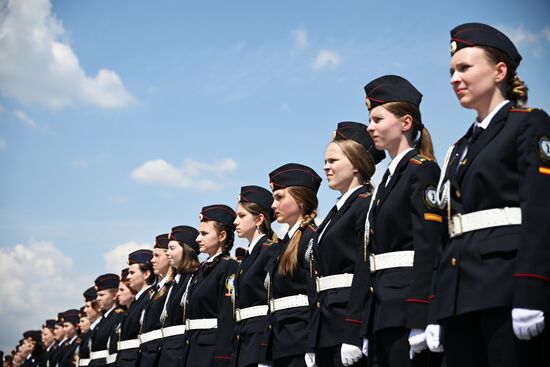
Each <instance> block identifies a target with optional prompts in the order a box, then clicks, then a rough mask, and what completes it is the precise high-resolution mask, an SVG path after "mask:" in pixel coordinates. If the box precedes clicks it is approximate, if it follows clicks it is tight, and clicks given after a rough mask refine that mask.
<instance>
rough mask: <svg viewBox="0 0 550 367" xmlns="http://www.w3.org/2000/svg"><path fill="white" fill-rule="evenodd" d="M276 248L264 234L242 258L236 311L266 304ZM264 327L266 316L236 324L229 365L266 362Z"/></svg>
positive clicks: (237, 287)
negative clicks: (266, 280) (266, 278)
mask: <svg viewBox="0 0 550 367" xmlns="http://www.w3.org/2000/svg"><path fill="white" fill-rule="evenodd" d="M278 248H279V246H278V244H276V243H273V242H271V241H270V240H268V238H267V236H265V235H264V236H262V237H261V238H259V239H258V241H257V242H256V244H255V245H254V248H253V250H252V253H250V254H249V255H246V256H245V257H244V259H243V260H242V262H241V263H240V265H239V271H238V273H237V279H236V281H235V296H236V299H235V308H238V309H243V308H247V307H253V306H260V305H265V306H266V305H267V289H266V288H265V285H264V281H265V277H266V275H267V272H268V270H269V266H270V265H271V263H272V262H273V260H274V258H275V256H276V255H277V251H278ZM266 327H267V316H258V317H253V318H250V319H246V320H242V321H240V322H238V323H237V324H236V325H235V335H234V343H233V353H234V354H233V360H232V363H231V365H232V366H240V367H242V366H249V365H251V364H255V365H257V364H258V363H264V364H265V363H267V362H266V361H265V350H264V349H265V340H264V339H263V337H264V332H265V329H266ZM262 344H263V345H262Z"/></svg>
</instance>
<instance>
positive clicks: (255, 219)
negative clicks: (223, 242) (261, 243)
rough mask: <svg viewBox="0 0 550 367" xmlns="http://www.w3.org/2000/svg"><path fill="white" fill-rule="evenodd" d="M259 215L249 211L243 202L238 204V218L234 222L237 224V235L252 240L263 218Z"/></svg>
mask: <svg viewBox="0 0 550 367" xmlns="http://www.w3.org/2000/svg"><path fill="white" fill-rule="evenodd" d="M259 217H260V216H259V215H254V214H252V213H250V212H249V211H247V210H246V209H245V208H243V206H242V205H241V204H239V205H238V206H237V218H235V221H234V222H233V224H234V225H235V230H236V231H237V235H238V236H239V237H240V238H247V239H248V240H251V238H252V237H253V236H254V232H255V231H256V228H257V226H259V225H260V224H261V219H260V218H259Z"/></svg>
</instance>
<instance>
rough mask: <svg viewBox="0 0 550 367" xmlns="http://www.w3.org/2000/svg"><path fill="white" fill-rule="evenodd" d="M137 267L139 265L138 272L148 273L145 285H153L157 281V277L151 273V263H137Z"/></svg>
mask: <svg viewBox="0 0 550 367" xmlns="http://www.w3.org/2000/svg"><path fill="white" fill-rule="evenodd" d="M138 265H139V270H140V271H141V272H142V273H145V272H146V271H149V276H148V277H147V279H145V283H147V285H151V284H154V283H155V282H156V280H157V277H156V275H155V272H154V271H153V265H152V264H151V263H149V264H142V263H139V264H138Z"/></svg>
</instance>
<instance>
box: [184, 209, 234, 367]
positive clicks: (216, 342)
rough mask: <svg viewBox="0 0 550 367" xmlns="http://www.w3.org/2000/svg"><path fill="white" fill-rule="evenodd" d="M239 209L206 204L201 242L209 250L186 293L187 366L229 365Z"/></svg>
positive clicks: (200, 234)
mask: <svg viewBox="0 0 550 367" xmlns="http://www.w3.org/2000/svg"><path fill="white" fill-rule="evenodd" d="M235 216H236V214H235V212H234V211H233V209H231V208H230V207H228V206H226V205H210V206H206V207H204V208H202V211H201V213H200V215H199V219H200V227H199V235H198V236H197V243H198V245H199V249H200V251H201V252H202V253H205V254H208V259H207V260H205V261H204V262H203V263H202V264H201V266H200V268H199V270H198V272H197V273H196V275H195V276H194V277H193V279H192V280H191V283H190V285H189V288H188V290H187V292H185V293H184V296H183V297H184V308H185V317H186V321H185V322H186V330H185V343H186V344H185V345H184V348H185V349H184V357H183V360H184V363H183V365H184V366H193V367H195V366H197V367H201V366H213V365H216V366H218V365H219V366H227V365H228V364H229V360H230V359H231V354H232V338H231V336H232V335H233V328H234V326H235V320H234V318H233V302H232V297H233V294H234V289H233V283H234V281H235V274H236V272H237V268H238V263H237V262H236V261H235V260H233V259H232V258H231V257H230V256H229V251H230V250H231V248H232V247H233V236H234V233H233V232H234V230H235V227H234V226H233V221H234V220H235Z"/></svg>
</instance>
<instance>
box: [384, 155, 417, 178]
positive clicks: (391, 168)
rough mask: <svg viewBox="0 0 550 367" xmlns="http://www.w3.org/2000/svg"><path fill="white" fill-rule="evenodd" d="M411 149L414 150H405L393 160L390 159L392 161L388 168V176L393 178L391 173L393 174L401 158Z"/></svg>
mask: <svg viewBox="0 0 550 367" xmlns="http://www.w3.org/2000/svg"><path fill="white" fill-rule="evenodd" d="M413 149H414V148H409V149H406V150H404V151H402V152H401V153H399V154H398V155H396V156H395V158H394V159H392V161H391V162H390V164H389V166H388V170H389V171H390V176H393V173H394V172H395V169H396V168H397V165H398V164H399V162H401V160H402V159H403V157H404V156H405V155H406V154H407V153H408V152H410V151H411V150H413Z"/></svg>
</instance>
